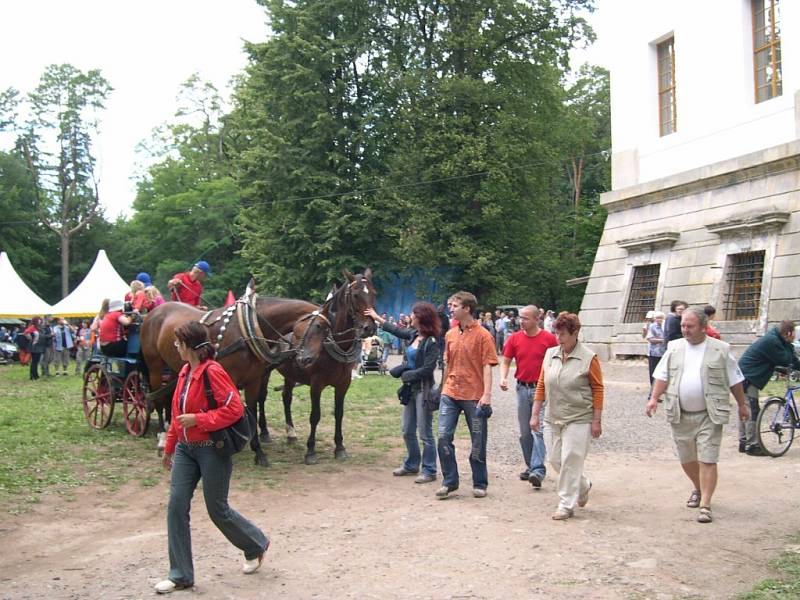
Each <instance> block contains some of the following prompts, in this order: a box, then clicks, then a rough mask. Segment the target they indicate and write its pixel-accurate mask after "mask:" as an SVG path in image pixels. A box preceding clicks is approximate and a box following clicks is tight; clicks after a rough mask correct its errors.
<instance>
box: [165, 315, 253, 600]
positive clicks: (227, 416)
mask: <svg viewBox="0 0 800 600" xmlns="http://www.w3.org/2000/svg"><path fill="white" fill-rule="evenodd" d="M175 338H176V339H175V347H176V348H177V349H178V354H180V357H181V359H182V360H183V361H185V362H186V364H184V365H183V368H182V369H181V372H180V373H179V375H178V384H177V386H176V388H175V394H174V396H173V397H172V415H173V419H172V421H171V422H170V426H169V431H168V432H167V444H166V447H165V448H164V458H163V463H164V467H165V468H166V469H167V470H170V471H172V478H171V482H170V489H169V506H168V507H167V544H168V546H169V575H168V577H167V579H164V580H163V581H160V582H158V583H157V584H156V592H158V593H159V594H168V593H170V592H173V591H175V590H179V589H186V588H191V587H192V586H193V585H194V565H193V564H192V539H191V529H190V524H189V511H190V510H191V503H192V495H193V494H194V490H195V488H196V487H197V484H198V483H199V482H200V480H201V479H202V481H203V497H204V498H205V501H206V509H207V510H208V516H209V517H211V521H212V523H214V525H215V526H216V527H217V529H219V530H220V531H221V532H222V534H223V535H224V536H225V537H226V538H227V539H228V541H229V542H230V543H231V544H233V545H234V546H236V547H237V548H238V549H239V550H241V551H242V552H243V553H244V563H243V564H242V572H243V573H244V574H245V575H249V574H251V573H255V572H256V571H257V570H258V568H259V567H260V566H261V563H262V562H263V560H264V555H265V554H266V552H267V549H268V548H269V539H268V538H267V536H266V535H264V532H263V531H261V529H259V528H258V527H257V526H256V525H254V524H253V523H251V522H250V521H248V520H247V519H246V518H244V517H243V516H242V515H241V514H239V513H238V512H236V511H235V510H233V509H232V508H231V507H230V505H229V504H228V489H229V487H230V483H231V473H232V471H233V460H232V458H231V457H230V456H223V455H221V454H220V453H218V452H217V450H216V448H214V445H213V442H212V441H211V435H210V434H211V432H212V431H217V430H219V429H224V428H225V427H229V426H230V425H233V424H234V423H236V422H237V421H238V420H239V419H240V418H241V417H242V415H243V414H244V406H243V405H242V401H241V399H240V398H239V391H238V390H237V389H236V386H235V385H234V384H233V382H232V381H231V378H230V377H229V376H228V374H227V373H226V372H225V369H223V368H222V365H220V364H219V363H218V362H217V361H215V360H214V354H215V352H214V346H212V345H211V342H209V340H208V330H207V329H206V328H205V327H204V326H203V325H201V324H200V323H198V322H196V321H190V322H188V323H184V324H183V325H181V326H180V327H178V328H177V329H176V330H175ZM206 382H207V383H206ZM206 386H208V387H210V393H211V394H212V395H213V398H214V400H215V402H216V404H217V406H216V408H210V407H209V402H208V397H207V396H206Z"/></svg>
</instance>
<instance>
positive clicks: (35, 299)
mask: <svg viewBox="0 0 800 600" xmlns="http://www.w3.org/2000/svg"><path fill="white" fill-rule="evenodd" d="M0 290H2V293H0V317H34V316H37V315H39V316H41V315H46V314H49V313H50V311H51V310H52V307H51V306H50V305H49V304H48V303H47V302H45V301H44V300H42V299H41V298H39V296H37V295H36V294H34V293H33V291H32V290H31V288H29V287H28V286H27V285H25V282H24V281H22V278H21V277H20V276H19V275H17V272H16V271H15V270H14V267H12V266H11V261H10V260H9V258H8V254H6V253H5V252H0Z"/></svg>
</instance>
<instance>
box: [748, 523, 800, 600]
mask: <svg viewBox="0 0 800 600" xmlns="http://www.w3.org/2000/svg"><path fill="white" fill-rule="evenodd" d="M792 541H793V542H794V545H793V546H791V547H789V549H788V550H786V551H784V552H783V553H782V554H781V555H780V556H779V557H778V558H777V559H775V560H773V561H772V562H771V563H770V564H771V566H772V568H773V569H775V570H776V571H778V576H777V577H775V578H770V579H765V580H764V581H762V582H760V583H758V584H756V585H755V586H754V587H753V590H752V591H751V592H748V593H746V594H742V595H740V596H739V598H740V600H782V599H786V600H788V599H789V598H797V597H798V596H800V546H798V545H797V544H798V542H800V536H798V535H795V536H793V539H792Z"/></svg>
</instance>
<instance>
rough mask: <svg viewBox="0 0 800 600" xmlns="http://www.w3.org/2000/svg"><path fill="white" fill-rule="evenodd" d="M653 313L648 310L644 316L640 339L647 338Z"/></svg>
mask: <svg viewBox="0 0 800 600" xmlns="http://www.w3.org/2000/svg"><path fill="white" fill-rule="evenodd" d="M654 314H655V311H652V310H648V311H647V314H646V315H645V316H644V323H642V339H643V340H644V339H646V338H647V332H648V331H649V330H650V323H652V322H653V315H654Z"/></svg>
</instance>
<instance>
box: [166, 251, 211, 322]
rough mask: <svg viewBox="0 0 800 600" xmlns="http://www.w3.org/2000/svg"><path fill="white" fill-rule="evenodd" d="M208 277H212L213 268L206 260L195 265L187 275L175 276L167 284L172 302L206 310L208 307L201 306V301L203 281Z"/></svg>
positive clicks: (179, 274)
mask: <svg viewBox="0 0 800 600" xmlns="http://www.w3.org/2000/svg"><path fill="white" fill-rule="evenodd" d="M206 277H211V267H210V266H209V264H208V263H207V262H206V261H204V260H201V261H198V262H197V263H195V265H194V266H193V267H192V268H191V269H190V270H189V271H188V272H186V273H176V274H175V275H173V277H172V279H170V280H169V282H168V283H167V287H168V288H169V289H170V291H171V296H172V300H174V301H176V302H184V303H185V304H191V305H192V306H196V307H197V308H200V309H203V310H205V309H206V307H205V306H201V300H202V297H203V280H204V279H205V278H206Z"/></svg>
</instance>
